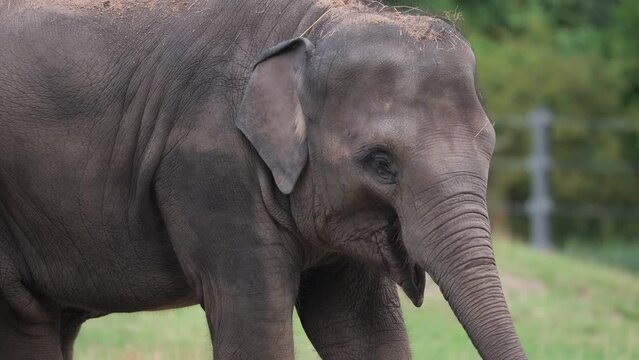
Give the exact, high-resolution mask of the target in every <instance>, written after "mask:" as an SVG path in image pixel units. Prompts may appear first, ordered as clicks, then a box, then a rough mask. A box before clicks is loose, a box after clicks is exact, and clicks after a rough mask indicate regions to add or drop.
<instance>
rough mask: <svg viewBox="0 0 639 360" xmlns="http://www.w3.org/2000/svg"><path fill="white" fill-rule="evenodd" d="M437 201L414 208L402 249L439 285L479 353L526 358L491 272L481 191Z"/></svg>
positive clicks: (494, 271)
mask: <svg viewBox="0 0 639 360" xmlns="http://www.w3.org/2000/svg"><path fill="white" fill-rule="evenodd" d="M437 203H439V205H437V206H436V207H435V208H431V209H428V210H426V211H419V207H417V210H416V211H414V213H413V214H412V215H413V216H411V217H412V218H413V219H412V221H409V222H408V223H409V225H408V226H406V227H403V228H404V229H403V233H404V234H405V235H404V241H405V245H406V248H407V250H408V252H409V253H410V254H412V256H413V258H414V260H416V261H417V263H418V264H419V265H420V266H422V267H423V268H424V269H426V271H427V272H428V273H429V274H430V276H431V277H432V278H433V280H434V281H435V282H436V283H437V284H438V285H439V287H440V289H441V292H442V294H443V295H444V297H445V298H446V300H447V301H448V303H449V305H450V306H451V308H452V310H453V312H454V313H455V315H456V316H457V319H458V320H459V322H460V323H461V324H462V325H463V327H464V329H465V330H466V332H467V334H468V336H469V337H470V339H471V340H472V342H473V344H474V345H475V348H477V350H478V351H479V354H480V355H481V356H482V358H484V359H526V355H525V354H524V351H523V349H522V346H521V343H520V341H519V339H518V337H517V334H516V332H515V328H514V325H513V322H512V319H511V316H510V313H509V311H508V307H507V305H506V300H505V297H504V294H503V291H502V287H501V281H500V279H499V275H498V273H497V267H496V265H495V257H494V254H493V249H492V242H491V237H490V230H489V221H488V216H487V211H486V206H485V201H484V200H483V196H478V195H475V194H473V193H472V192H461V193H459V192H458V193H457V194H456V195H455V196H447V197H446V199H444V200H439V201H437ZM413 205H415V204H413ZM425 207H427V206H422V208H425ZM412 208H413V209H416V207H415V206H412ZM410 224H413V225H410Z"/></svg>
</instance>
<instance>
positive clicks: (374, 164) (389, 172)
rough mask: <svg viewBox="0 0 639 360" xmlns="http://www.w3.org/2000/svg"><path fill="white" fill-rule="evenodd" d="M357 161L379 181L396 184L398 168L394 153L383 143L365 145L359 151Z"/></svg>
mask: <svg viewBox="0 0 639 360" xmlns="http://www.w3.org/2000/svg"><path fill="white" fill-rule="evenodd" d="M356 161H357V163H358V164H359V165H360V167H362V168H363V169H364V170H366V171H367V172H368V173H369V174H371V175H373V176H374V177H375V178H376V180H377V181H378V182H381V183H383V184H387V185H390V184H395V183H396V182H397V178H398V172H399V171H398V169H397V165H396V164H395V161H394V159H393V155H392V154H391V153H390V151H388V150H387V148H386V147H385V146H382V145H372V146H365V147H363V148H362V149H360V150H359V151H358V152H357V155H356Z"/></svg>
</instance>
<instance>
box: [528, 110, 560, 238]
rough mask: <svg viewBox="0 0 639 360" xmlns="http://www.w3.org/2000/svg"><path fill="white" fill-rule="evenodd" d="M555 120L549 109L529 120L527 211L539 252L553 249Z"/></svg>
mask: <svg viewBox="0 0 639 360" xmlns="http://www.w3.org/2000/svg"><path fill="white" fill-rule="evenodd" d="M553 117H554V115H553V113H552V112H551V111H550V110H549V109H548V108H546V107H541V108H538V109H536V110H534V111H533V112H531V113H530V114H529V116H528V121H529V125H530V129H531V131H532V154H531V157H530V159H529V163H528V165H529V171H530V199H529V200H528V203H527V204H526V205H527V206H526V210H527V212H528V216H529V219H530V239H531V242H532V246H533V248H535V249H539V250H549V249H551V248H552V224H551V221H550V212H551V210H552V199H551V195H550V186H549V181H548V177H549V171H550V167H551V163H552V158H551V155H550V141H549V135H550V127H551V124H552V121H553Z"/></svg>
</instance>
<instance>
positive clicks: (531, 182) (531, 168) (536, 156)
mask: <svg viewBox="0 0 639 360" xmlns="http://www.w3.org/2000/svg"><path fill="white" fill-rule="evenodd" d="M495 129H496V131H497V144H498V145H497V149H496V151H495V155H494V157H493V163H492V165H491V181H493V180H495V181H496V182H497V183H503V182H504V181H501V180H503V179H502V178H504V177H506V176H508V174H512V173H519V174H520V176H524V177H526V181H527V182H528V189H527V196H526V197H527V199H519V200H518V199H511V198H508V196H506V198H504V197H503V196H502V198H501V199H491V198H489V208H490V209H491V213H498V214H501V215H502V216H504V215H505V216H506V217H508V218H510V217H513V216H518V217H523V218H524V219H525V220H526V221H527V223H528V236H529V238H530V242H531V244H532V246H533V247H535V248H538V249H542V250H545V249H550V248H552V247H553V231H552V220H553V218H556V217H558V216H561V217H564V218H566V217H568V218H584V219H593V221H595V220H596V219H598V218H604V217H605V218H612V219H618V220H623V221H630V222H635V221H636V222H639V197H637V198H634V199H623V201H619V199H618V198H619V197H617V199H613V198H611V199H607V198H606V197H605V196H600V197H599V199H598V201H596V202H588V201H579V202H578V203H571V202H566V201H563V200H559V201H558V200H557V199H553V181H552V180H551V173H552V172H554V171H561V172H564V173H571V174H580V175H581V176H582V178H584V179H585V180H584V181H586V182H587V181H592V182H593V183H592V184H589V186H590V188H593V187H596V186H597V181H599V180H598V179H599V178H601V177H602V176H604V177H605V178H606V180H607V183H608V184H616V183H619V184H622V183H623V184H626V185H627V184H631V185H629V186H632V184H634V187H635V189H624V190H625V191H626V190H627V191H628V193H631V192H632V191H637V192H639V159H637V158H636V157H637V156H639V121H633V120H629V119H605V120H604V119H562V118H558V117H557V116H556V115H555V114H554V113H553V112H552V111H550V110H549V109H548V108H545V107H540V108H537V109H534V110H533V111H531V112H530V113H529V114H528V115H526V116H520V117H516V116H515V117H501V118H497V119H495ZM571 132H572V133H571ZM564 133H568V134H570V135H569V136H568V135H566V136H564V135H562V134H564ZM575 133H576V135H575ZM504 134H507V135H508V136H506V138H507V139H508V138H509V139H510V143H507V144H505V145H504V144H501V146H500V140H501V138H502V135H504ZM593 135H596V136H597V137H599V138H601V137H602V136H604V137H606V138H607V139H608V147H610V148H613V149H615V148H618V147H619V146H618V145H617V144H616V143H618V142H619V143H621V142H622V140H624V143H625V144H629V146H630V149H625V151H619V150H617V152H616V154H615V156H614V159H613V160H611V159H607V158H600V159H596V158H597V157H601V156H585V157H584V156H580V152H581V153H584V151H583V149H579V146H581V147H588V146H597V145H595V144H592V138H593V137H594V136H593ZM622 138H623V139H622ZM513 139H514V140H513ZM506 142H508V141H506ZM523 143H525V144H523ZM575 144H577V145H579V146H576V145H575ZM573 147H574V148H575V149H574V151H573ZM553 149H554V150H562V151H563V152H566V151H564V150H570V151H567V152H571V151H572V152H574V155H575V156H573V158H570V159H567V160H566V159H557V158H556V156H553V154H554V152H553ZM597 150H598V151H599V150H601V149H597ZM599 152H601V153H605V151H603V150H601V151H599ZM622 178H623V180H624V181H622ZM617 180H618V181H617ZM495 181H493V182H495ZM582 182H583V181H582ZM620 186H622V185H620ZM520 187H521V186H520ZM584 198H587V196H584Z"/></svg>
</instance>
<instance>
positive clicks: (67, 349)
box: [60, 308, 99, 360]
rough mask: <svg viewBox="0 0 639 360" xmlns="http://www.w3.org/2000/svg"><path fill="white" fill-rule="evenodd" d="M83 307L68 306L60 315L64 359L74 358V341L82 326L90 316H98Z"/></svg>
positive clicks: (61, 344)
mask: <svg viewBox="0 0 639 360" xmlns="http://www.w3.org/2000/svg"><path fill="white" fill-rule="evenodd" d="M97 316H99V315H98V314H91V313H90V312H88V311H84V310H81V309H72V308H66V309H63V310H62V314H61V316H60V346H61V348H62V358H63V359H64V360H71V359H73V343H74V342H75V339H76V338H77V337H78V334H79V333H80V327H81V326H82V324H83V323H84V322H85V321H86V320H87V319H89V318H92V317H97Z"/></svg>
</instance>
